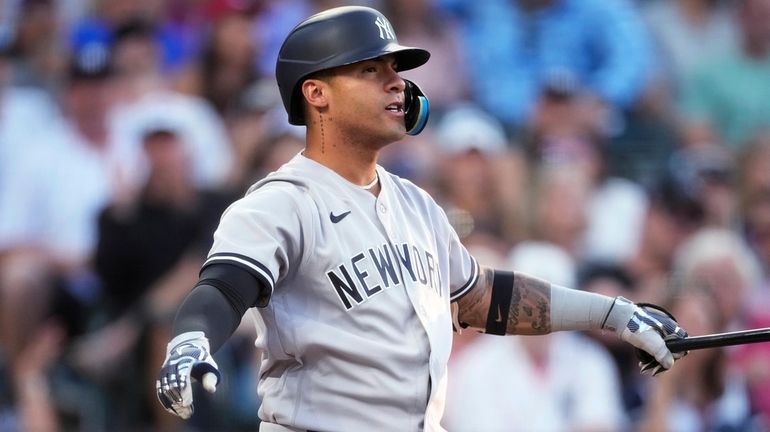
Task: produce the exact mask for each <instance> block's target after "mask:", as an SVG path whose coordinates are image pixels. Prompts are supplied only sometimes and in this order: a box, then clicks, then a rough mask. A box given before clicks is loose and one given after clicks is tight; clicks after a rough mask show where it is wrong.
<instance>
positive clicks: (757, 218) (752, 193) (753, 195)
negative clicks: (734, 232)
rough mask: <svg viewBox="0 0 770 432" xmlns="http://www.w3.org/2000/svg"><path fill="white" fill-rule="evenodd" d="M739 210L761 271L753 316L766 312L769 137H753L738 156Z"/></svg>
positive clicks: (769, 286) (769, 288)
mask: <svg viewBox="0 0 770 432" xmlns="http://www.w3.org/2000/svg"><path fill="white" fill-rule="evenodd" d="M738 172H739V173H740V180H739V182H740V209H741V215H742V218H743V220H742V228H743V234H744V236H745V239H746V242H747V243H748V244H749V246H750V247H751V249H752V250H753V251H754V253H755V255H756V256H757V258H758V259H759V263H760V266H761V268H762V283H761V289H760V290H759V291H758V292H757V293H755V295H754V299H753V303H754V304H755V305H756V309H757V311H756V312H757V313H760V314H761V315H768V313H767V311H768V310H770V135H768V134H767V133H762V134H759V135H757V136H756V137H755V138H754V139H753V140H752V142H751V144H750V145H749V147H748V148H747V149H746V151H745V152H743V154H741V157H740V165H739V170H738Z"/></svg>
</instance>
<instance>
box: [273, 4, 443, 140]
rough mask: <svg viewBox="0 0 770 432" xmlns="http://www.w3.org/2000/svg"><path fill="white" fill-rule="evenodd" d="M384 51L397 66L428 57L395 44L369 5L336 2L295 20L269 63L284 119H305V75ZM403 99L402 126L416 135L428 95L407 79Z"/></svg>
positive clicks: (380, 16)
mask: <svg viewBox="0 0 770 432" xmlns="http://www.w3.org/2000/svg"><path fill="white" fill-rule="evenodd" d="M386 54H394V55H395V56H396V64H397V66H398V70H399V71H404V70H408V69H413V68H416V67H418V66H420V65H422V64H424V63H425V62H427V61H428V58H429V57H430V53H429V52H428V51H426V50H424V49H421V48H414V47H407V46H403V45H400V44H399V43H398V39H396V34H395V32H394V31H393V27H392V26H391V25H390V22H389V21H388V19H387V18H385V16H384V15H383V14H381V13H380V12H379V11H377V10H375V9H372V8H368V7H363V6H343V7H337V8H333V9H329V10H327V11H324V12H321V13H318V14H316V15H313V16H311V17H310V18H308V19H306V20H305V21H303V22H301V23H300V24H298V25H297V26H296V27H295V28H294V29H293V30H292V31H291V32H290V33H289V35H288V36H287V37H286V40H284V42H283V45H282V46H281V50H280V52H279V53H278V61H277V63H276V68H275V75H276V79H277V80H278V88H279V89H280V92H281V98H282V99H283V105H284V107H285V108H286V112H287V113H288V114H289V123H291V124H293V125H304V124H305V118H304V113H303V104H302V95H301V90H300V88H301V87H300V85H301V84H302V81H303V80H304V79H305V78H307V77H308V76H310V75H311V74H313V73H315V72H319V71H322V70H325V69H330V68H333V67H337V66H343V65H347V64H351V63H356V62H360V61H364V60H369V59H373V58H377V57H381V56H383V55H386ZM410 101H413V103H412V104H409V102H410ZM405 102H406V103H405V116H404V117H405V119H406V123H407V125H406V126H407V132H408V133H410V134H412V135H416V134H417V133H419V132H420V130H422V128H423V127H424V126H425V122H426V121H427V117H428V100H427V98H426V97H425V95H424V94H423V93H422V92H421V91H420V89H419V88H418V87H417V85H415V84H414V83H412V82H407V89H406V101H405Z"/></svg>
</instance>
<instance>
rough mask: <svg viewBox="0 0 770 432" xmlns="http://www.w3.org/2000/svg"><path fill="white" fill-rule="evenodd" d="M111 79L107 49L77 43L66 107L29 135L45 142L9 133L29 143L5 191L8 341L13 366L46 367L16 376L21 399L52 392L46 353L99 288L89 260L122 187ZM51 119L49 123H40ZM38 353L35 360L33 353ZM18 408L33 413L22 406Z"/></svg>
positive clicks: (1, 196)
mask: <svg viewBox="0 0 770 432" xmlns="http://www.w3.org/2000/svg"><path fill="white" fill-rule="evenodd" d="M111 80H112V77H111V69H110V67H109V62H108V56H107V53H106V51H104V50H101V51H99V50H97V51H92V50H83V51H82V52H80V53H78V54H77V55H76V56H75V57H73V58H72V61H71V65H70V68H69V75H68V81H67V85H66V88H65V89H64V90H63V93H62V95H61V99H60V102H61V109H62V113H63V116H62V117H60V118H58V119H55V120H52V119H50V118H49V119H46V118H41V119H39V120H37V119H36V123H35V127H37V128H40V129H43V130H45V132H46V135H44V136H43V135H41V134H31V135H30V136H28V137H27V139H41V140H46V142H45V143H44V144H43V143H34V142H30V143H27V142H25V141H23V139H24V137H22V136H18V137H16V138H19V140H18V141H14V142H12V143H11V144H12V145H14V146H28V151H26V152H25V153H23V154H20V155H19V156H20V157H18V158H16V159H15V160H14V161H13V163H14V166H15V168H14V171H13V176H9V177H8V178H7V181H6V182H4V183H3V188H4V189H3V191H2V192H0V200H1V201H2V202H0V345H1V346H2V348H3V349H4V350H5V354H6V356H7V361H8V363H9V369H11V370H12V371H14V370H15V369H16V370H17V368H24V369H27V370H26V372H25V373H18V374H17V376H19V377H23V376H27V377H30V376H33V377H34V376H36V375H37V376H38V378H37V380H36V381H35V383H36V385H34V386H25V385H21V384H19V385H18V392H19V394H17V397H19V400H21V401H24V400H27V399H26V398H25V395H24V393H23V392H24V391H26V390H29V389H38V391H39V389H40V388H41V386H42V387H43V390H42V394H44V395H46V396H45V398H48V397H49V396H48V393H47V391H46V390H45V388H47V379H46V376H45V373H46V368H47V367H48V366H50V363H46V362H43V361H42V360H43V359H45V360H46V361H47V362H51V361H53V360H54V359H55V358H56V356H57V355H58V354H59V351H58V349H59V348H61V347H57V346H55V345H53V342H55V341H57V340H58V341H59V342H61V341H62V339H64V337H63V336H64V335H63V333H65V332H66V333H67V336H69V337H72V336H73V335H75V334H78V333H80V332H82V331H83V330H84V327H85V325H86V322H85V321H84V319H83V315H84V313H83V312H84V311H85V310H87V308H88V307H89V306H90V305H91V303H92V301H93V299H94V297H95V296H96V295H97V294H98V290H99V285H98V281H97V280H96V278H95V276H94V275H93V273H92V270H91V267H90V264H91V259H92V256H93V255H92V254H93V250H94V248H95V245H96V229H95V226H96V219H97V216H98V213H99V211H100V209H101V207H103V206H104V205H105V204H106V203H107V202H108V201H109V200H110V199H111V198H112V196H113V193H114V189H113V175H114V166H113V165H112V161H111V159H110V157H109V150H110V149H109V143H108V139H107V126H106V119H105V113H106V112H107V111H108V110H109V108H110V104H111V103H112V98H111V94H112V81H111ZM43 120H48V123H47V124H45V125H41V124H40V123H39V122H40V121H43ZM52 315H53V317H54V318H53V319H52V320H49V319H48V318H50V317H51V316H52ZM42 354H45V355H43V356H42V357H41V355H42ZM30 357H33V358H37V361H30V362H27V359H28V358H30ZM31 365H35V366H36V368H37V370H36V371H30V370H29V368H30V366H31ZM36 399H37V400H38V403H41V404H42V403H43V402H41V401H40V399H41V398H36ZM41 409H42V408H41ZM19 412H20V413H22V414H24V413H31V414H32V415H33V416H34V410H31V411H28V410H26V409H25V408H24V406H21V407H20V410H19ZM33 420H34V419H33ZM24 423H25V420H24V419H22V424H24Z"/></svg>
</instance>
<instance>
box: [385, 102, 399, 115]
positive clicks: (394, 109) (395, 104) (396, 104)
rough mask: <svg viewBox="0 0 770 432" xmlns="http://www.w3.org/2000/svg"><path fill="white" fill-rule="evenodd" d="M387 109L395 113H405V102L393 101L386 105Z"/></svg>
mask: <svg viewBox="0 0 770 432" xmlns="http://www.w3.org/2000/svg"><path fill="white" fill-rule="evenodd" d="M385 111H389V112H391V113H393V114H397V115H404V103H403V102H393V103H391V104H390V105H388V106H386V107H385Z"/></svg>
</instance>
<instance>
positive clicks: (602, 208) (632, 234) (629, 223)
mask: <svg viewBox="0 0 770 432" xmlns="http://www.w3.org/2000/svg"><path fill="white" fill-rule="evenodd" d="M595 108H596V106H595V105H594V104H592V103H591V102H590V101H589V100H586V96H585V92H584V91H583V90H582V89H580V88H579V87H578V86H577V83H575V82H574V80H572V79H571V77H570V76H563V77H561V78H560V79H558V80H554V81H551V82H550V83H548V86H547V87H546V88H545V89H544V91H543V95H542V97H541V102H540V104H539V105H538V107H537V110H536V112H535V116H534V119H533V123H532V127H531V129H530V131H529V135H530V136H529V139H528V142H527V148H528V151H529V154H530V162H531V164H532V165H533V166H538V167H540V170H541V171H542V172H544V173H545V172H547V171H556V172H558V171H560V170H562V169H564V170H566V171H574V173H573V176H575V178H576V179H578V180H579V181H578V182H576V183H575V184H572V185H571V186H572V187H573V192H574V195H572V196H573V198H572V200H571V201H564V202H562V203H559V202H558V201H559V200H558V199H557V200H555V201H556V202H557V204H556V206H557V207H558V206H563V205H566V204H567V203H568V202H573V203H574V205H573V207H583V210H578V213H577V215H576V217H574V218H571V217H570V216H568V215H572V214H573V213H574V211H571V212H566V213H565V214H564V215H561V216H560V213H561V211H560V210H556V209H551V211H550V213H551V214H552V216H553V217H562V223H561V225H565V224H566V225H569V224H582V223H585V228H584V229H583V228H581V227H580V226H576V228H575V229H576V230H577V231H575V232H574V233H573V234H572V235H571V237H573V238H572V239H571V240H569V243H570V244H569V245H568V244H567V243H560V244H562V246H563V247H568V248H569V250H571V251H573V253H574V254H575V255H576V256H577V257H579V258H580V259H581V260H583V259H593V260H596V259H599V260H605V261H609V260H612V261H615V262H619V261H620V262H622V261H624V260H626V259H628V258H629V257H630V255H631V254H632V253H633V251H634V250H635V248H636V245H637V244H638V243H639V231H640V226H641V222H642V218H643V214H644V210H645V207H646V199H645V196H644V192H643V190H642V189H641V188H640V187H639V185H638V184H636V183H634V182H632V181H631V180H627V179H625V178H621V177H618V176H616V175H613V174H611V173H610V167H609V166H608V165H609V163H608V161H607V155H606V153H607V147H608V146H610V145H612V144H611V143H609V142H608V141H607V140H606V138H605V137H604V136H603V131H602V125H601V124H599V123H598V122H597V121H596V120H597V118H598V117H597V116H596V115H595V112H594V110H595ZM547 176H551V177H554V176H559V174H556V173H552V174H547ZM564 176H567V174H566V173H565V174H564ZM567 183H570V182H569V181H568V180H567ZM581 184H582V185H583V186H584V187H585V188H586V189H587V191H585V192H579V191H578V189H579V187H578V186H580V185H581ZM565 187H570V186H565ZM562 190H563V191H565V192H566V190H565V188H562ZM581 194H585V195H586V196H585V197H584V199H585V200H586V202H585V203H584V204H581V203H575V198H578V199H579V198H580V195H581ZM533 198H534V199H535V200H539V199H540V196H539V192H538V193H536V194H535V196H534V197H533ZM545 207H546V208H545V209H543V211H545V212H548V209H547V205H546V206H545ZM575 235H580V238H579V239H575V238H574V236H575ZM576 242H579V244H576Z"/></svg>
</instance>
